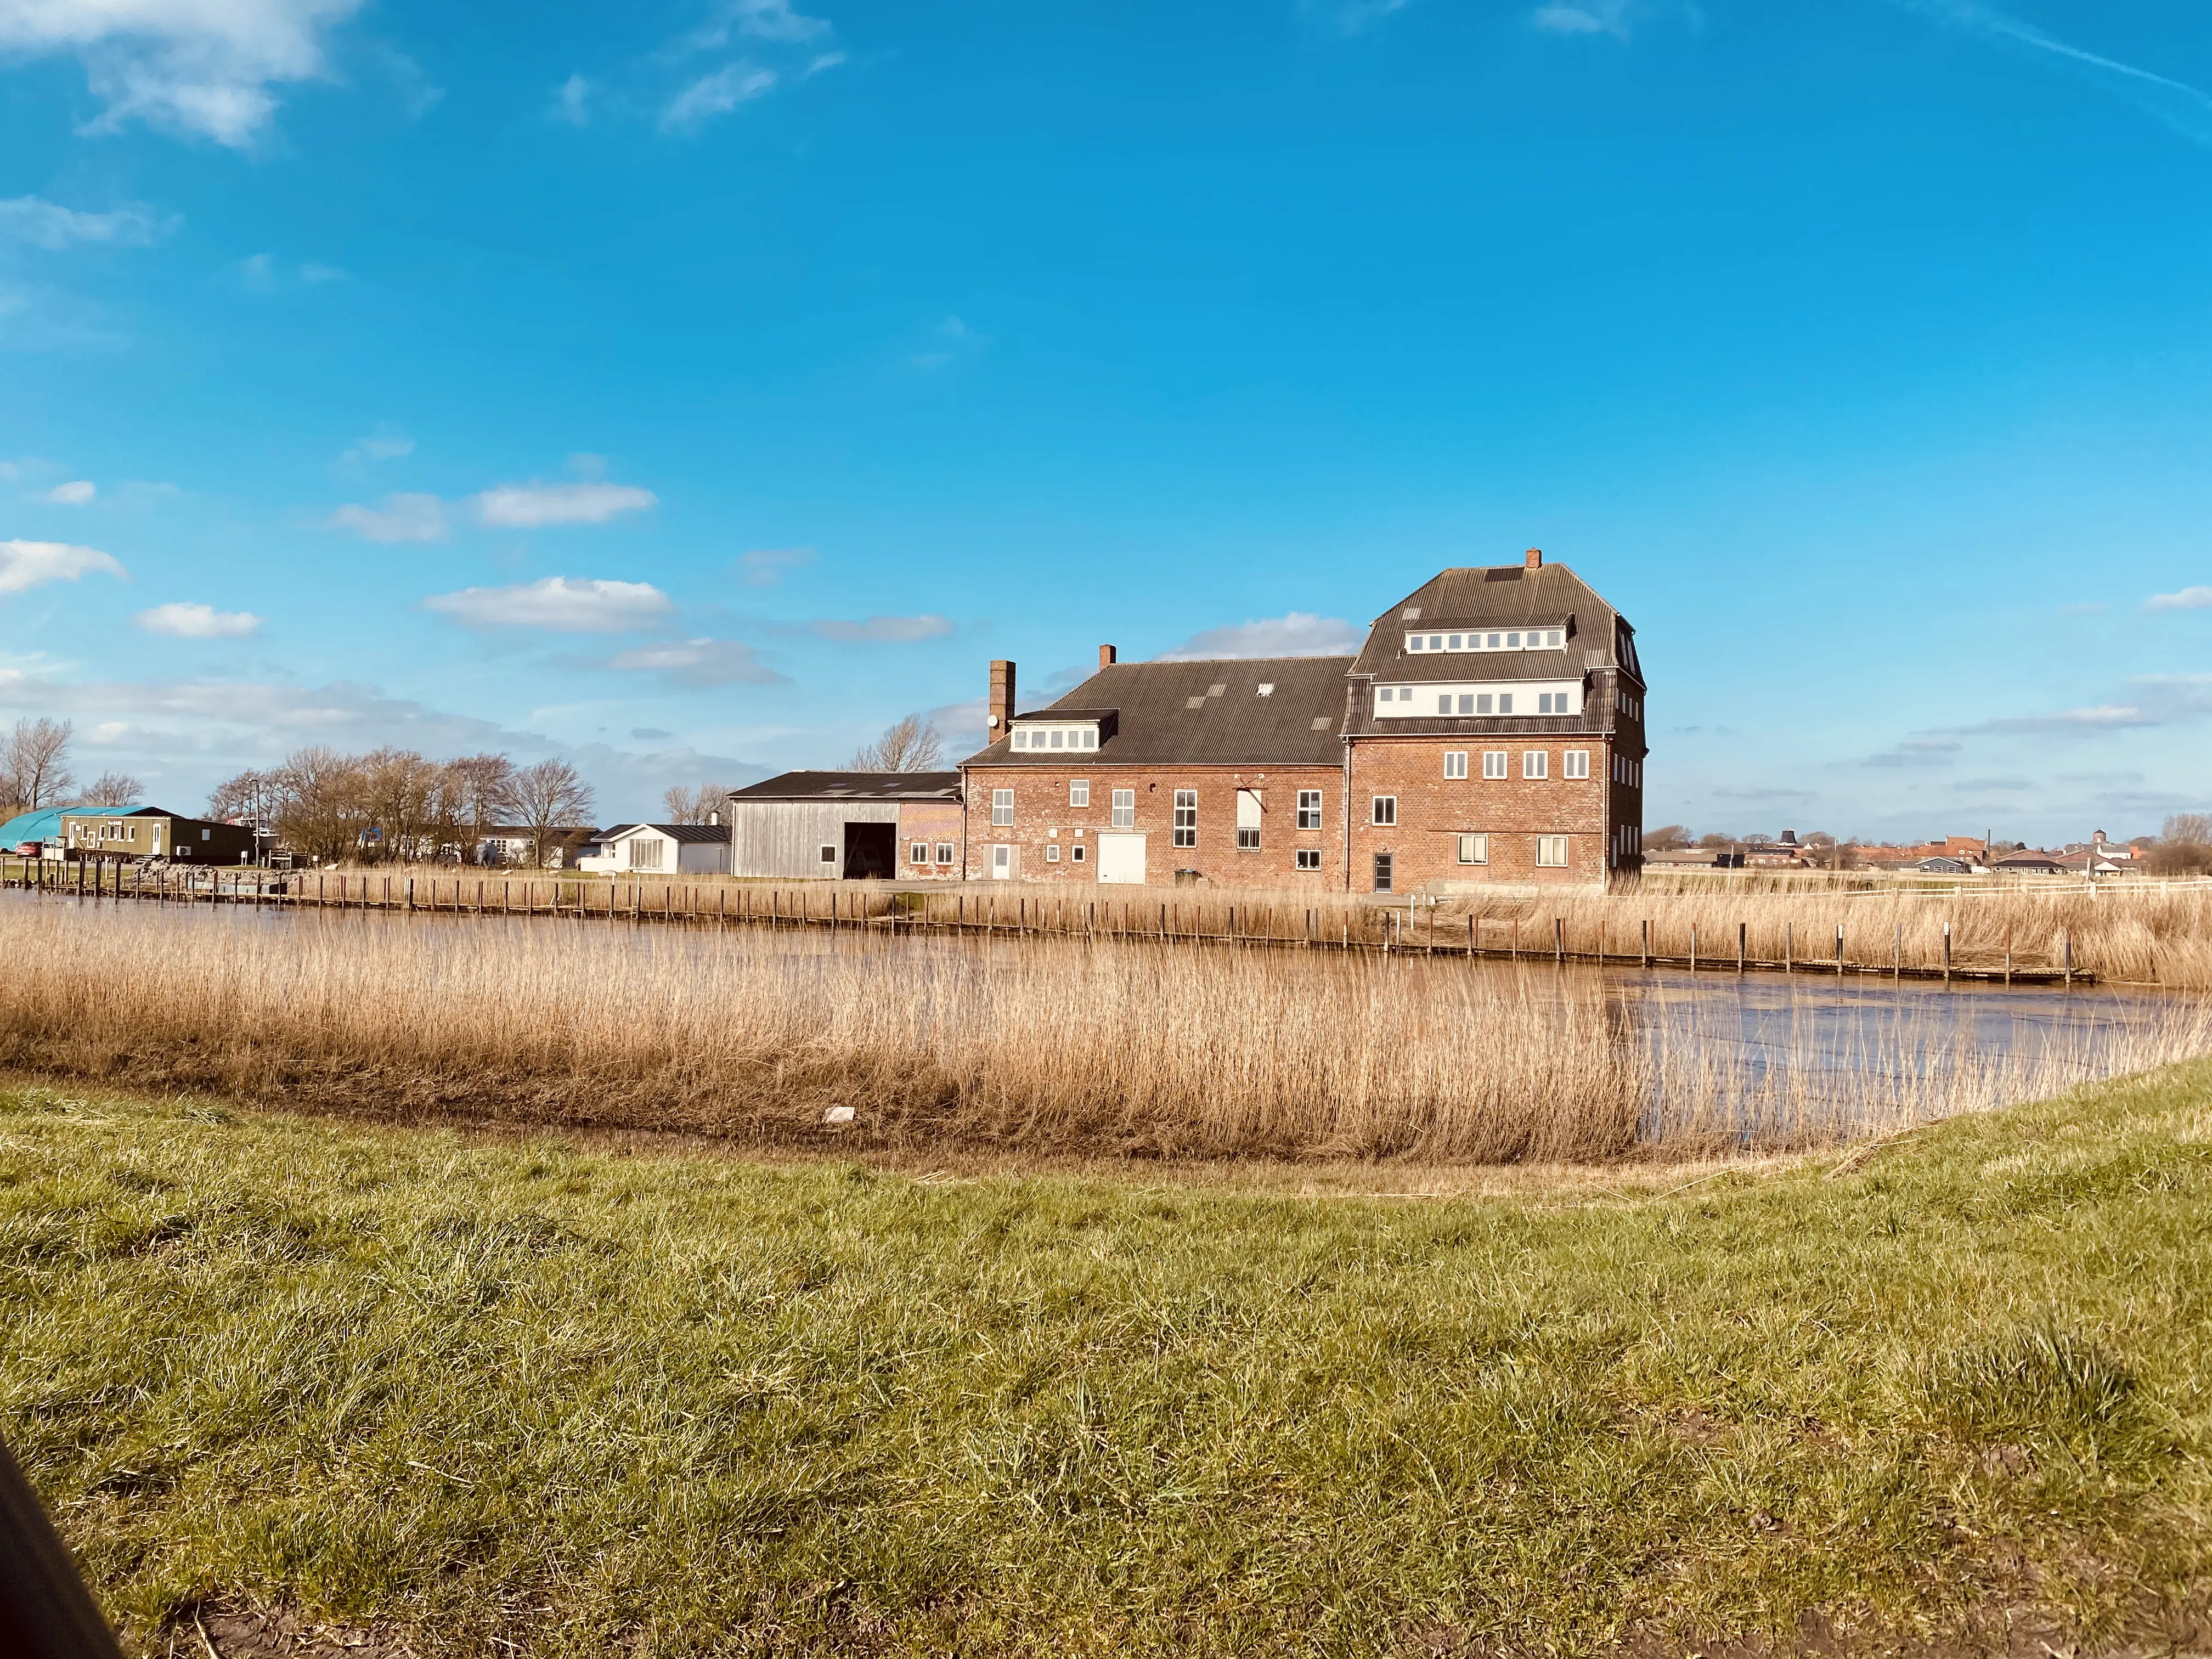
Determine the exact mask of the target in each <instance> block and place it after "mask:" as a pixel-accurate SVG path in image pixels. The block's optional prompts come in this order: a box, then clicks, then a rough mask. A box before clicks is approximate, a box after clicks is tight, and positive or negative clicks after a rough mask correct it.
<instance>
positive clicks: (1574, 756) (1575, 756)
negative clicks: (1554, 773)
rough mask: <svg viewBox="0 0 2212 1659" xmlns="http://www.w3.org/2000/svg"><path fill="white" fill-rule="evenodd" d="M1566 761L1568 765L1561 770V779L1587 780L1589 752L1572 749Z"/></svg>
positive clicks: (1567, 754) (1568, 751) (1567, 753)
mask: <svg viewBox="0 0 2212 1659" xmlns="http://www.w3.org/2000/svg"><path fill="white" fill-rule="evenodd" d="M1565 759H1566V764H1565V766H1564V767H1563V768H1561V769H1560V772H1559V775H1560V776H1561V777H1566V778H1586V777H1588V776H1589V750H1587V749H1570V750H1567V752H1566V757H1565Z"/></svg>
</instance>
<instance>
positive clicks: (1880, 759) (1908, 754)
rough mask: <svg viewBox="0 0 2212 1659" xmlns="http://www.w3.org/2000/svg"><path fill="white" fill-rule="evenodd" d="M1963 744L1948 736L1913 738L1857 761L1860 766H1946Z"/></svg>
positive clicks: (1950, 762)
mask: <svg viewBox="0 0 2212 1659" xmlns="http://www.w3.org/2000/svg"><path fill="white" fill-rule="evenodd" d="M1964 747H1965V745H1964V744H1960V743H1959V742H1957V741H1956V740H1955V739H1953V738H1912V739H1911V740H1910V741H1908V742H1905V743H1900V744H1897V745H1895V746H1894V747H1893V748H1890V749H1886V750H1883V751H1882V752H1881V754H1879V755H1869V756H1868V757H1866V758H1865V759H1864V760H1863V761H1861V762H1860V763H1859V764H1860V765H1862V766H1948V765H1950V764H1952V759H1951V757H1953V756H1954V755H1955V754H1957V753H1958V752H1959V750H1960V749H1962V748H1964Z"/></svg>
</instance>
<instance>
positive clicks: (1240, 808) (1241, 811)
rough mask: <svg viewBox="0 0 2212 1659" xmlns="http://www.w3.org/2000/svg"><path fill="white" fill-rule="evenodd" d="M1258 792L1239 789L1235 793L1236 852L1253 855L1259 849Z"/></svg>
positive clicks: (1259, 816)
mask: <svg viewBox="0 0 2212 1659" xmlns="http://www.w3.org/2000/svg"><path fill="white" fill-rule="evenodd" d="M1260 818H1261V800H1260V792H1259V791H1258V790H1256V789H1239V790H1238V791H1237V851H1238V852H1240V853H1255V852H1257V851H1259V849H1260Z"/></svg>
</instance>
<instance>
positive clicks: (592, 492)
mask: <svg viewBox="0 0 2212 1659" xmlns="http://www.w3.org/2000/svg"><path fill="white" fill-rule="evenodd" d="M475 500H476V509H477V518H478V519H479V520H482V521H483V523H485V524H488V525H494V526H498V527H500V528H501V529H507V530H536V529H538V528H540V527H542V526H545V525H550V524H605V523H606V522H607V520H610V519H612V518H615V517H617V515H619V514H621V513H638V512H642V511H643V510H644V509H645V508H647V507H653V506H657V505H659V501H660V498H659V496H658V495H654V494H653V492H652V491H651V490H650V489H636V488H635V487H633V486H632V485H629V484H612V483H534V482H533V483H526V484H501V485H500V486H499V487H498V488H497V489H487V490H485V491H484V492H483V494H482V495H478V496H477V497H476V498H475Z"/></svg>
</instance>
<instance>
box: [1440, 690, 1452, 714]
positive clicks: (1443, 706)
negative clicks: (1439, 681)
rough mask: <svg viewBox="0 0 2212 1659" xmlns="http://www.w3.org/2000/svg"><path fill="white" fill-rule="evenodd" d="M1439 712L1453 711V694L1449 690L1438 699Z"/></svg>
mask: <svg viewBox="0 0 2212 1659" xmlns="http://www.w3.org/2000/svg"><path fill="white" fill-rule="evenodd" d="M1437 713H1438V714H1450V713H1451V696H1450V694H1449V692H1447V693H1445V694H1444V695H1443V696H1440V697H1438V698H1437Z"/></svg>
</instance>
